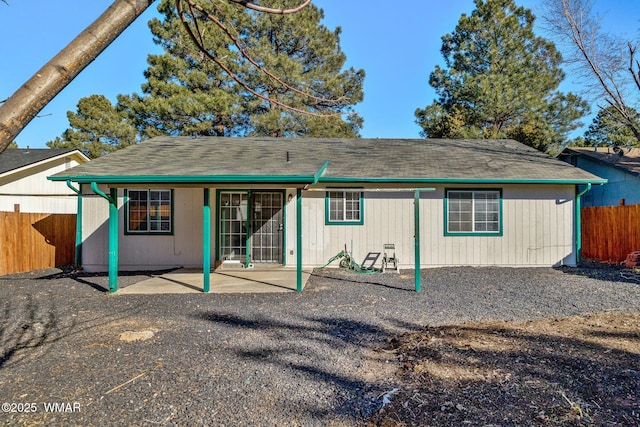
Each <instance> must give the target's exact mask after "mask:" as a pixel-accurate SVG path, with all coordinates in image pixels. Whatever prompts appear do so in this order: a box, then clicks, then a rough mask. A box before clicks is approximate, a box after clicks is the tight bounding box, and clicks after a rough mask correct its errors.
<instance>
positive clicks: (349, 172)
mask: <svg viewBox="0 0 640 427" xmlns="http://www.w3.org/2000/svg"><path fill="white" fill-rule="evenodd" d="M49 179H51V180H52V181H63V182H64V181H66V182H69V183H77V184H78V185H79V186H80V188H81V193H82V198H83V199H84V204H83V206H84V208H83V212H82V236H83V237H82V251H83V256H82V259H83V265H84V268H85V269H86V270H89V271H105V270H108V271H109V282H110V287H111V290H112V291H113V290H116V289H117V272H118V270H119V269H120V270H141V269H166V268H169V267H198V268H202V269H203V271H204V290H205V292H206V291H208V280H209V279H208V277H209V274H208V273H209V271H210V269H211V267H212V266H213V267H217V266H219V265H222V266H224V265H225V264H238V263H239V264H242V265H244V266H246V267H251V266H257V265H263V264H268V265H282V266H288V267H293V266H295V268H296V269H297V276H298V283H299V284H300V280H301V279H300V278H301V275H302V273H301V271H302V268H303V267H315V266H319V265H322V264H325V263H326V262H327V261H328V260H329V259H330V258H331V257H332V256H334V255H336V254H337V253H339V252H340V251H341V250H344V249H345V248H346V249H347V250H348V251H349V252H350V253H351V254H352V256H353V257H354V259H363V258H364V257H365V256H366V255H367V254H368V253H369V252H381V251H382V250H383V247H384V245H393V247H394V251H395V255H396V258H397V259H398V262H399V267H400V268H401V269H402V268H416V269H420V268H426V267H437V266H467V265H468V266H482V265H498V266H554V265H562V264H566V265H575V264H576V262H577V261H578V257H579V247H580V239H579V236H580V232H579V221H580V219H579V212H580V210H579V202H580V198H581V197H582V195H583V193H584V191H583V192H581V193H578V191H577V186H578V185H586V186H588V187H591V185H592V184H603V183H605V182H606V180H605V179H601V178H599V177H598V176H595V175H593V174H591V173H588V172H586V171H583V170H581V169H579V168H576V167H573V166H571V165H569V164H567V163H565V162H562V161H560V160H557V159H554V158H552V157H550V156H548V155H546V154H544V153H541V152H539V151H536V150H534V149H532V148H529V147H527V146H525V145H523V144H520V143H518V142H516V141H513V140H445V139H427V140H425V139H308V138H295V139H287V138H218V137H198V138H191V137H156V138H153V139H151V140H148V141H145V142H142V143H140V144H137V145H133V146H130V147H127V148H125V149H122V150H119V151H116V152H114V153H111V154H109V155H107V156H105V157H102V158H99V159H96V160H94V161H92V162H90V163H87V164H84V165H79V166H76V167H75V168H72V169H68V170H66V171H64V172H60V173H57V174H55V175H53V176H51V177H49ZM419 276H420V275H419V274H417V275H416V289H417V290H418V289H419ZM299 290H301V286H299Z"/></svg>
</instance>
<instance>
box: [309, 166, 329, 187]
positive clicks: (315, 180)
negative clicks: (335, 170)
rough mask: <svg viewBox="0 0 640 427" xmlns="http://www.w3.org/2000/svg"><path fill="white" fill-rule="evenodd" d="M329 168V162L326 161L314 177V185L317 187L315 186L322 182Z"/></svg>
mask: <svg viewBox="0 0 640 427" xmlns="http://www.w3.org/2000/svg"><path fill="white" fill-rule="evenodd" d="M328 167H329V160H325V162H324V164H323V165H322V166H321V167H320V169H318V171H317V172H316V173H315V174H314V175H313V183H312V185H315V184H317V183H318V181H319V180H320V177H321V176H322V175H323V174H324V172H325V171H326V170H327V168H328Z"/></svg>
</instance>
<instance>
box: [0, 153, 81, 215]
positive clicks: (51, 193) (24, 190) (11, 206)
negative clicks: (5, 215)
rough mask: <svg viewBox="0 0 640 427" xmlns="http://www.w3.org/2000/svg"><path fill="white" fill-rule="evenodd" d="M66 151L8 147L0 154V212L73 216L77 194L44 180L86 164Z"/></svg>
mask: <svg viewBox="0 0 640 427" xmlns="http://www.w3.org/2000/svg"><path fill="white" fill-rule="evenodd" d="M88 161H89V158H88V157H87V156H85V155H84V154H82V152H80V151H79V150H75V149H69V148H56V149H43V148H8V149H6V150H4V151H3V152H2V153H0V212H31V213H48V214H59V213H60V214H68V213H76V211H77V201H76V200H77V197H76V193H75V192H74V191H73V190H71V189H70V188H69V187H67V185H66V183H64V182H55V181H49V180H47V177H48V176H50V175H53V174H56V173H59V172H64V171H65V170H67V169H69V168H72V167H74V166H77V165H80V164H83V163H86V162H88Z"/></svg>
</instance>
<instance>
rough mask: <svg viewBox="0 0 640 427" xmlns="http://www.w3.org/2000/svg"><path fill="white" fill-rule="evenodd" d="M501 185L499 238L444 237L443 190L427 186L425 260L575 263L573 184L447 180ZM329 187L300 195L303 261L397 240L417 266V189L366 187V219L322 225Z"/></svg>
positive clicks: (403, 258) (404, 260)
mask: <svg viewBox="0 0 640 427" xmlns="http://www.w3.org/2000/svg"><path fill="white" fill-rule="evenodd" d="M470 187H472V188H500V189H502V197H503V201H502V215H503V218H502V221H503V235H502V236H445V235H444V227H445V220H444V191H445V188H444V187H443V186H438V187H437V188H436V191H433V192H423V193H422V196H421V201H420V210H421V212H420V213H421V215H420V218H421V224H420V229H421V236H420V241H421V265H422V266H423V267H437V266H445V265H476V266H482V265H501V266H552V265H561V264H569V265H573V264H574V263H575V254H574V252H573V244H574V237H573V236H574V234H573V230H574V229H573V221H574V210H573V209H574V204H573V199H574V194H575V190H574V186H571V185H557V186H549V185H546V186H536V185H504V186H478V185H473V186H448V187H447V188H470ZM324 197H325V195H324V192H305V193H304V195H303V213H304V224H303V230H304V232H303V246H304V251H303V259H304V264H305V265H306V266H317V265H322V264H324V263H325V262H327V260H328V259H329V258H331V257H332V256H333V255H335V254H336V253H338V252H339V251H340V250H342V249H344V247H345V244H346V246H347V249H348V250H349V251H352V253H353V256H354V258H355V259H356V261H361V260H363V259H364V257H365V256H366V255H367V253H368V252H378V251H381V250H382V245H383V244H384V243H395V245H396V253H397V256H398V258H399V260H400V263H401V265H402V266H403V267H405V268H412V267H413V266H414V238H413V236H414V207H413V193H412V192H399V193H388V192H379V193H373V192H366V193H365V201H364V205H365V207H364V210H365V216H364V218H365V220H364V224H363V225H352V226H340V225H325V223H324V221H325V220H324Z"/></svg>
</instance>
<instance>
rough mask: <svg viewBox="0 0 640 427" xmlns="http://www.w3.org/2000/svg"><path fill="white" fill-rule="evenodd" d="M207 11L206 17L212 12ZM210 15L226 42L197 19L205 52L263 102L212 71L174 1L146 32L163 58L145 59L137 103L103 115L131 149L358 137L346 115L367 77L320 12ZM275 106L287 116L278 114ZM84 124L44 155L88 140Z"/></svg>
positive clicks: (286, 0) (235, 10) (125, 100)
mask: <svg viewBox="0 0 640 427" xmlns="http://www.w3.org/2000/svg"><path fill="white" fill-rule="evenodd" d="M205 4H207V5H208V6H209V7H211V5H212V4H213V3H211V2H206V3H205V2H203V6H204V5H205ZM297 4H298V2H297V1H296V0H280V1H276V2H273V4H272V6H273V7H278V8H279V7H282V8H286V7H289V6H293V5H297ZM217 7H218V8H219V10H217V11H216V14H215V15H216V16H217V17H223V18H221V22H222V24H223V25H224V26H225V27H226V28H227V29H228V30H229V33H230V34H231V36H232V37H228V35H226V34H225V33H224V32H223V31H221V29H220V27H218V26H216V25H215V24H214V23H212V22H210V21H205V20H202V19H199V20H198V27H199V30H200V31H199V34H200V35H202V37H203V41H202V43H203V45H204V46H205V47H206V48H207V51H208V52H209V53H210V54H211V55H212V56H215V57H216V58H218V59H220V60H221V61H223V62H224V63H225V64H226V65H227V66H228V68H229V70H230V71H231V72H232V73H233V74H234V75H235V76H236V77H237V78H240V79H241V80H242V81H244V82H246V84H247V85H248V86H249V87H251V88H253V89H254V90H255V91H256V92H257V93H259V94H260V95H262V96H264V97H265V98H268V99H267V100H264V99H260V98H258V97H256V96H255V95H254V94H252V93H250V92H249V91H248V90H247V88H246V87H244V86H243V85H241V84H239V83H238V82H237V81H236V80H234V79H233V78H232V77H231V76H230V75H229V73H227V72H225V71H223V70H222V69H221V68H220V67H219V66H217V65H216V64H214V63H213V62H212V61H210V60H209V58H207V56H206V55H205V54H203V53H202V52H201V51H200V50H199V49H198V48H197V47H196V46H195V45H194V44H193V43H192V41H191V40H190V39H189V36H188V34H187V33H186V31H185V29H184V26H183V25H182V23H181V21H180V18H179V16H178V14H177V12H176V9H175V3H174V1H173V0H163V1H161V2H160V5H159V7H158V10H159V11H160V12H161V13H162V14H163V16H164V17H163V19H162V20H159V19H153V20H151V21H150V23H149V26H150V28H151V31H152V33H153V36H154V41H155V42H156V43H157V44H159V45H160V46H162V47H163V49H164V51H165V52H164V53H163V54H161V55H150V56H149V58H148V64H149V67H148V69H147V70H146V71H145V77H146V82H145V83H144V84H143V85H142V93H141V94H136V93H134V94H131V95H119V96H118V103H117V105H116V106H115V107H113V106H111V108H108V107H106V106H105V112H104V114H113V115H115V116H116V117H114V121H117V120H119V118H120V117H121V114H126V116H127V121H128V123H129V126H133V127H135V129H136V130H137V137H138V139H145V138H149V137H153V136H157V135H207V136H247V135H252V136H316V137H319V136H324V137H357V136H358V135H359V130H360V129H361V127H362V119H361V118H360V117H359V116H358V115H357V114H356V113H355V112H354V111H353V106H354V105H355V104H357V103H358V102H360V101H361V100H362V99H363V91H362V86H363V81H364V71H362V70H354V69H353V68H349V69H346V70H343V67H344V64H345V61H346V57H345V55H344V53H342V51H341V49H340V37H339V35H340V31H341V30H340V28H338V29H336V30H335V31H330V30H329V29H327V28H326V27H325V26H324V25H322V24H321V20H322V18H323V12H322V10H320V9H318V8H316V7H315V6H314V5H312V4H311V5H309V6H307V7H306V8H305V9H303V10H302V11H300V12H298V13H296V14H294V15H273V14H265V13H259V12H256V11H253V10H249V9H246V8H244V7H242V6H239V5H234V4H231V3H227V2H222V3H219V4H217ZM234 38H235V39H236V40H237V42H238V43H239V45H240V46H241V47H242V49H244V50H246V52H247V53H248V54H249V55H250V57H251V59H252V60H253V61H254V62H255V63H256V64H258V65H259V66H260V67H263V68H265V69H268V70H270V71H272V72H273V74H274V75H276V76H277V79H273V78H270V77H269V76H267V75H266V74H265V73H264V72H263V71H262V70H261V69H260V68H259V67H256V65H255V64H252V63H251V62H250V61H249V60H247V59H246V58H244V57H243V56H242V55H240V53H239V48H238V47H237V46H236V45H234V43H233V39H234ZM278 79H279V80H281V81H284V82H285V85H283V84H281V83H280V82H279V81H278ZM307 94H313V95H314V96H307ZM272 100H275V101H276V103H274V102H271V101H272ZM98 101H99V99H98V98H95V97H89V98H84V99H83V100H81V103H82V104H83V111H84V110H87V109H89V106H88V105H89V104H92V103H94V102H98ZM100 102H101V101H100ZM107 102H108V101H107ZM278 102H279V103H281V104H286V105H287V106H291V107H294V110H292V109H287V108H283V107H282V105H279V104H278ZM96 107H97V108H100V107H99V106H96ZM296 109H297V110H299V111H297V110H296ZM303 111H310V112H312V113H314V114H316V115H309V114H305V113H304V112H303ZM79 113H80V111H79ZM83 117H84V118H85V119H86V121H83V122H82V123H81V124H80V125H81V128H77V129H76V130H74V129H69V130H67V131H66V132H65V135H63V137H62V138H57V139H56V141H52V142H51V143H50V144H51V146H60V145H61V144H63V143H67V144H69V143H70V142H69V141H74V142H73V143H74V144H79V143H78V141H77V139H78V137H79V136H80V135H76V132H81V136H82V137H83V138H86V137H89V136H91V132H89V129H90V128H91V124H90V123H89V122H90V120H91V118H92V117H94V118H96V119H98V117H97V116H96V115H92V114H90V113H89V114H83ZM70 119H71V116H70ZM103 122H104V119H102V118H100V119H99V120H98V121H96V122H95V129H94V130H93V135H92V139H90V140H85V142H84V144H85V145H86V144H89V143H94V144H96V145H99V143H101V142H100V132H101V131H102V130H103V129H102V128H101V127H102V126H103ZM75 123H78V122H77V121H76V122H75ZM70 124H71V125H72V127H75V125H74V123H71V122H70ZM128 137H129V136H128V135H127V138H128ZM103 139H104V138H103ZM89 141H91V142H89ZM126 143H127V144H128V143H130V140H129V139H127V140H126ZM110 145H111V146H114V147H115V146H117V144H113V143H110Z"/></svg>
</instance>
